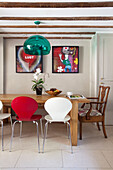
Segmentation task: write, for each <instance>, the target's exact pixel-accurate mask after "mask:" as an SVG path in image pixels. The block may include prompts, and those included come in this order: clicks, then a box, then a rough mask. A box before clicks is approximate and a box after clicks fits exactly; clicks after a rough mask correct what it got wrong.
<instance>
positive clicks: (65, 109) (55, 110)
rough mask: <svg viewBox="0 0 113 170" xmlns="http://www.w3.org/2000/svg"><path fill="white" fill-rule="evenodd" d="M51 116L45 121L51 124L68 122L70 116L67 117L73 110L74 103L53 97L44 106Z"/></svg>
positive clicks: (46, 117)
mask: <svg viewBox="0 0 113 170" xmlns="http://www.w3.org/2000/svg"><path fill="white" fill-rule="evenodd" d="M44 108H45V110H46V111H47V113H48V114H49V115H47V116H45V119H46V120H47V121H49V122H67V121H68V120H70V116H69V115H67V114H68V113H69V112H70V110H71V109H72V103H71V101H69V100H68V99H66V98H63V97H53V98H51V99H48V100H47V101H46V102H45V105H44Z"/></svg>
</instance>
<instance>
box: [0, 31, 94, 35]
mask: <svg viewBox="0 0 113 170" xmlns="http://www.w3.org/2000/svg"><path fill="white" fill-rule="evenodd" d="M95 33H96V32H0V34H64V35H66V34H68V35H69V34H90V35H93V34H95Z"/></svg>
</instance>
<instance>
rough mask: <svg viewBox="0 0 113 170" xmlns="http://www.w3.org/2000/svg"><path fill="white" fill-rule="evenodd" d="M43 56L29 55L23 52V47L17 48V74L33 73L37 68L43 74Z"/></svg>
mask: <svg viewBox="0 0 113 170" xmlns="http://www.w3.org/2000/svg"><path fill="white" fill-rule="evenodd" d="M42 62H43V61H42V56H41V55H39V56H38V55H29V54H26V53H25V52H24V50H23V46H16V72H17V73H33V72H35V71H36V69H37V68H40V70H41V72H43V64H42Z"/></svg>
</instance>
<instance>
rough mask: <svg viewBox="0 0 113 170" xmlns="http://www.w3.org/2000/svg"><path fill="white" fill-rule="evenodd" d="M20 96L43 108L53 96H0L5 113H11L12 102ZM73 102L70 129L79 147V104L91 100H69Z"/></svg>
mask: <svg viewBox="0 0 113 170" xmlns="http://www.w3.org/2000/svg"><path fill="white" fill-rule="evenodd" d="M18 96H28V97H32V98H33V99H35V100H36V101H37V103H38V104H39V106H41V107H43V106H44V103H45V102H46V101H47V100H48V99H50V98H51V97H53V96H49V95H46V94H43V95H41V96H37V95H35V94H0V100H1V101H2V102H3V112H4V113H6V112H9V111H8V108H9V107H10V106H11V102H12V100H13V99H14V98H15V97H18ZM58 97H66V95H64V94H62V95H59V96H58ZM69 100H71V102H72V110H71V111H70V117H71V120H70V127H71V140H72V145H73V146H77V135H78V104H79V103H90V100H88V99H86V98H83V99H69Z"/></svg>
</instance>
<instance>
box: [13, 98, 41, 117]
mask: <svg viewBox="0 0 113 170" xmlns="http://www.w3.org/2000/svg"><path fill="white" fill-rule="evenodd" d="M11 107H12V109H13V110H14V111H15V113H16V114H17V116H18V117H19V119H21V120H27V119H28V120H29V119H30V118H31V116H32V115H33V114H34V113H35V112H36V110H37V109H38V103H37V102H36V101H35V100H34V99H32V98H30V97H26V96H20V97H16V98H15V99H13V101H12V103H11Z"/></svg>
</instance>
